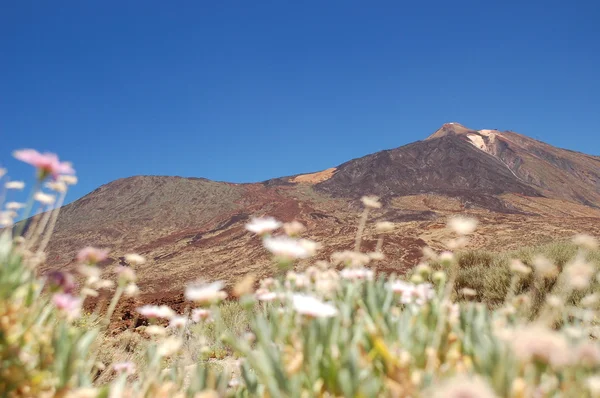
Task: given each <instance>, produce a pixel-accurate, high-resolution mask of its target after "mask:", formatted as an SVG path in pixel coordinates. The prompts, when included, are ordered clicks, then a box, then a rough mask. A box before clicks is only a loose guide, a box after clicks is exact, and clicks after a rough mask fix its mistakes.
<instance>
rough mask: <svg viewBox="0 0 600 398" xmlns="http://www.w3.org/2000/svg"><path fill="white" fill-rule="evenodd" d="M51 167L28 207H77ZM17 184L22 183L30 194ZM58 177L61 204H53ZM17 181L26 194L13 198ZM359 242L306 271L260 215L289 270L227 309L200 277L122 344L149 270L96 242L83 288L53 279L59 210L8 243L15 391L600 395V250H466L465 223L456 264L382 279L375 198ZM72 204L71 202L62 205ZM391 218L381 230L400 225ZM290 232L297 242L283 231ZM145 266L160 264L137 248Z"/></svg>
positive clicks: (7, 305) (301, 245) (588, 245)
mask: <svg viewBox="0 0 600 398" xmlns="http://www.w3.org/2000/svg"><path fill="white" fill-rule="evenodd" d="M16 155H17V157H18V158H19V159H21V160H24V161H26V162H28V163H31V164H33V165H34V166H36V168H37V170H38V174H37V183H36V187H35V188H34V192H33V193H32V196H31V200H30V201H29V203H28V204H24V205H21V204H18V203H15V202H9V203H7V204H6V206H5V208H6V210H4V211H3V212H2V213H1V214H0V216H1V217H0V223H2V224H3V226H6V227H12V220H13V219H14V217H15V216H16V213H14V211H15V210H17V209H19V208H21V207H24V208H25V212H24V214H25V215H27V214H28V213H30V212H31V210H32V208H34V204H35V203H38V205H40V206H41V207H42V208H43V209H49V208H51V207H52V206H53V205H54V204H55V203H54V202H55V201H56V202H57V204H60V202H61V200H62V198H64V194H65V192H66V187H67V184H69V183H74V182H75V181H74V178H73V177H71V176H69V175H68V174H69V173H70V172H72V170H71V169H70V167H67V166H68V165H65V164H64V163H61V162H59V161H58V159H57V158H53V157H48V156H47V155H41V154H36V153H32V152H27V153H23V152H18V153H17V154H16ZM12 183H13V184H11V183H9V184H10V185H8V186H9V187H13V188H14V187H16V188H18V187H19V184H14V182H12ZM43 183H46V184H45V185H46V187H47V188H48V189H51V190H54V192H55V194H53V195H56V196H52V195H50V194H48V193H45V194H40V187H41V185H42V184H43ZM13 188H11V189H13ZM363 203H364V205H365V210H364V213H363V215H362V217H361V221H360V224H359V228H358V234H357V239H356V243H355V250H353V251H346V252H340V253H335V254H334V255H332V257H331V261H329V262H322V261H321V262H315V264H314V265H313V266H311V267H309V268H308V269H305V270H303V271H302V272H297V271H294V261H295V260H296V259H299V258H308V257H311V256H312V255H314V254H315V252H316V251H317V250H318V249H319V245H318V244H316V243H315V242H312V241H309V240H306V239H302V238H300V236H301V234H302V232H303V226H302V225H300V224H298V223H288V224H283V225H282V224H281V223H279V222H278V221H277V220H273V219H269V218H264V219H255V220H253V221H252V222H251V223H250V224H248V226H247V228H248V229H249V230H250V231H252V232H253V233H256V234H257V235H258V237H257V239H262V241H263V243H264V246H265V249H266V250H269V251H270V252H271V253H272V254H273V260H274V263H275V264H277V266H278V269H279V273H278V276H277V277H275V278H270V279H266V280H263V281H259V282H258V284H259V287H258V288H257V289H255V287H256V284H255V283H254V281H253V279H252V278H251V277H248V278H246V279H245V280H243V281H241V282H240V283H239V284H238V285H237V286H235V288H234V289H233V294H234V296H235V301H224V300H225V298H226V296H227V295H226V293H225V292H224V291H223V287H224V286H223V284H222V283H220V282H215V283H210V284H208V283H192V284H191V285H190V286H189V287H188V288H187V289H186V292H185V296H186V298H187V299H188V300H189V301H190V308H191V310H190V311H189V312H187V313H184V314H176V313H175V312H174V311H173V310H171V309H170V308H168V307H165V306H160V307H159V306H152V305H146V306H143V307H140V308H138V312H139V314H140V316H143V317H145V318H147V319H149V321H150V325H148V326H145V327H143V328H138V329H137V330H129V331H127V332H124V333H123V334H121V335H119V336H111V335H110V334H108V333H107V332H106V331H107V327H108V324H109V321H110V318H111V315H112V313H113V311H114V309H115V308H116V306H117V305H118V303H119V301H120V300H121V298H122V297H124V296H133V295H136V294H137V292H138V289H137V286H136V285H135V272H134V270H133V267H122V266H117V267H112V268H111V269H109V270H101V269H100V268H99V267H98V266H97V264H98V263H99V262H101V261H102V259H103V258H105V257H106V255H107V252H106V251H103V250H100V249H95V248H85V249H83V250H82V251H81V252H80V253H79V255H78V257H77V260H78V262H79V267H78V269H77V272H78V274H79V279H80V280H81V281H82V283H81V286H79V287H77V286H76V283H75V280H76V278H75V277H74V276H73V275H70V274H69V273H66V272H62V271H56V272H53V273H50V274H47V275H44V276H41V275H38V273H37V267H38V265H39V264H40V263H41V262H42V261H43V260H44V259H43V250H44V248H45V245H46V244H47V241H48V239H49V236H50V233H51V231H52V227H53V223H54V221H55V220H56V215H57V212H58V210H57V209H54V210H52V211H49V212H47V213H45V215H43V216H41V217H38V218H37V219H36V222H35V225H32V226H30V227H29V228H28V229H27V232H26V234H25V236H24V237H23V236H21V235H22V227H21V226H20V225H19V224H18V225H17V226H16V227H13V228H6V229H5V230H4V231H3V232H2V234H1V235H0V363H1V368H0V394H1V395H2V396H15V397H17V396H23V397H54V396H57V397H109V396H110V397H217V396H234V397H244V396H265V397H313V396H315V397H317V396H319V397H337V396H346V397H354V396H357V397H371V396H390V397H418V396H425V397H451V398H452V397H456V398H458V397H496V396H506V397H530V396H540V397H545V396H569V397H586V396H587V397H600V373H599V370H600V344H599V343H598V334H599V333H600V329H599V328H598V323H597V316H598V305H599V299H600V296H599V295H598V293H596V292H597V284H598V277H599V276H598V275H597V272H598V265H599V264H598V260H599V258H600V255H599V252H598V247H597V242H596V241H595V240H594V239H593V238H591V237H587V236H578V237H576V238H575V239H574V240H573V242H572V243H564V244H563V243H560V244H558V243H557V244H554V245H550V246H547V247H542V248H533V249H523V250H521V251H518V252H513V253H505V254H500V255H497V254H490V253H485V252H473V251H466V250H465V247H466V245H467V243H468V238H467V237H468V235H469V234H471V233H472V232H473V231H474V230H475V228H476V224H477V223H476V221H474V220H472V219H467V218H461V217H458V218H453V219H451V220H449V224H448V227H449V228H451V229H452V230H453V231H454V232H455V239H453V240H452V241H450V242H447V244H448V247H453V248H454V249H455V251H456V254H453V253H451V252H443V253H435V252H433V251H431V250H425V251H424V258H423V261H422V263H421V264H419V265H418V266H417V267H416V268H415V269H414V272H413V273H412V274H411V275H408V276H406V277H404V278H399V277H396V276H393V275H391V276H390V275H388V276H386V275H375V274H374V273H373V272H372V271H371V270H370V269H369V268H368V266H369V265H370V264H371V263H376V262H378V261H385V258H383V255H382V254H381V252H380V251H379V250H380V249H381V244H379V245H378V250H377V251H376V252H374V253H362V252H361V251H360V248H361V235H362V231H363V230H364V226H365V223H366V222H367V221H368V216H369V211H370V209H372V208H377V207H379V206H381V205H380V203H379V202H378V201H377V199H376V198H373V197H365V198H364V199H363ZM56 207H58V206H56ZM393 228H394V226H393V225H392V224H390V223H379V224H378V225H377V230H378V232H379V233H380V234H381V237H383V236H384V235H385V233H387V232H389V231H390V230H392V229H393ZM279 230H283V233H277V231H279ZM126 257H127V261H128V262H129V263H130V264H132V265H133V266H135V265H139V264H142V263H143V262H144V259H143V257H141V256H139V255H136V254H130V255H128V256H126ZM101 290H109V291H112V292H113V295H112V297H113V298H112V301H111V303H110V305H109V307H108V309H107V310H106V311H105V312H104V313H102V314H100V313H93V314H84V313H83V311H82V308H83V303H84V301H85V300H86V299H88V298H89V297H93V296H95V295H97V294H98V292H99V291H101Z"/></svg>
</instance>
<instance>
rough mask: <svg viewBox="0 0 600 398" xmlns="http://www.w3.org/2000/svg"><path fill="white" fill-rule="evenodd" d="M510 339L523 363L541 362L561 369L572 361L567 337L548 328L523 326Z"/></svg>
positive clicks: (515, 352)
mask: <svg viewBox="0 0 600 398" xmlns="http://www.w3.org/2000/svg"><path fill="white" fill-rule="evenodd" d="M508 337H509V342H510V344H511V345H512V347H513V351H514V354H515V356H516V357H517V358H518V359H520V360H521V361H523V363H529V362H532V361H539V362H542V363H546V364H551V365H553V366H554V367H555V368H559V367H562V366H565V365H567V364H568V363H569V362H570V361H571V358H572V356H571V354H572V350H571V347H569V344H568V343H567V340H566V339H565V337H564V336H563V335H562V334H560V333H558V332H555V331H553V330H550V329H548V328H545V327H542V326H537V325H532V326H524V327H523V326H522V327H519V328H518V329H515V330H514V331H513V332H512V333H511V334H510V335H509V336H508Z"/></svg>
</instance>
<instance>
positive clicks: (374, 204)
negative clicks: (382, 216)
mask: <svg viewBox="0 0 600 398" xmlns="http://www.w3.org/2000/svg"><path fill="white" fill-rule="evenodd" d="M360 200H361V201H362V203H363V205H365V207H370V208H372V209H379V208H381V202H379V198H378V197H377V196H363V197H362V198H361V199H360Z"/></svg>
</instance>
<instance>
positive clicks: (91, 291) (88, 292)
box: [81, 287, 98, 297]
mask: <svg viewBox="0 0 600 398" xmlns="http://www.w3.org/2000/svg"><path fill="white" fill-rule="evenodd" d="M81 295H82V296H83V297H88V296H89V297H98V292H97V291H96V290H94V289H90V288H89V287H84V288H83V289H81Z"/></svg>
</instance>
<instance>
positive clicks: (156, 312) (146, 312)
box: [137, 305, 175, 319]
mask: <svg viewBox="0 0 600 398" xmlns="http://www.w3.org/2000/svg"><path fill="white" fill-rule="evenodd" d="M137 312H139V313H140V314H142V315H143V316H145V317H146V318H163V319H171V318H172V317H174V316H175V311H173V310H172V309H171V308H170V307H168V306H166V305H160V306H158V305H144V306H143V307H139V308H138V309H137Z"/></svg>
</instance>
